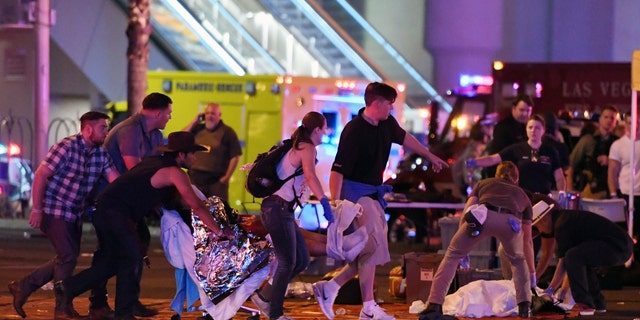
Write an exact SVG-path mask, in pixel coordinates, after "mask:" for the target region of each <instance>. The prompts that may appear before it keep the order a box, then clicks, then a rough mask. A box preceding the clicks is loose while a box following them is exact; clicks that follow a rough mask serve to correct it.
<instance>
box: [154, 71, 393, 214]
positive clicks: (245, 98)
mask: <svg viewBox="0 0 640 320" xmlns="http://www.w3.org/2000/svg"><path fill="white" fill-rule="evenodd" d="M147 81H148V90H147V91H148V92H162V93H165V94H167V95H168V96H170V97H171V99H172V100H173V114H172V119H171V120H170V121H169V123H168V124H167V127H166V129H165V135H167V134H168V133H170V132H173V131H179V130H182V129H183V128H185V127H186V126H187V124H189V123H190V122H191V121H192V120H193V119H194V118H195V117H196V115H197V114H198V113H200V112H202V111H203V110H204V108H205V106H206V105H207V103H210V102H216V103H218V104H219V105H220V108H221V112H222V120H223V122H224V123H225V124H227V125H229V126H231V127H232V128H233V129H234V130H235V131H236V133H237V134H238V138H239V140H240V143H241V146H242V156H241V159H240V161H239V167H240V166H242V165H243V164H246V163H251V162H253V160H254V159H255V158H256V156H257V155H258V154H259V153H262V152H265V151H267V150H269V148H270V147H271V146H273V145H275V144H276V143H278V142H279V141H282V140H283V139H286V138H289V137H290V136H291V134H292V133H293V131H294V130H295V129H296V128H297V127H298V126H299V125H300V124H301V120H302V117H303V116H304V115H305V114H306V113H307V112H309V111H318V112H320V113H322V114H324V115H325V117H326V118H327V125H328V127H329V129H330V131H331V132H330V133H329V134H328V135H326V136H325V137H323V144H322V145H320V146H319V147H318V148H317V149H318V164H317V166H316V171H317V172H318V177H319V178H320V180H321V182H322V184H323V187H324V189H325V190H326V191H327V192H328V190H329V188H328V184H329V172H330V167H331V164H332V162H333V158H334V156H335V152H336V147H337V143H338V139H339V137H340V133H341V132H342V128H343V127H344V125H345V124H346V123H347V122H348V121H349V120H351V118H352V117H353V116H355V115H357V113H358V110H359V109H360V108H362V107H363V106H364V90H365V88H366V86H367V85H368V84H369V82H370V81H368V80H364V79H342V78H340V79H338V78H313V77H303V76H282V75H246V76H236V75H230V74H219V73H201V72H186V71H175V72H166V71H157V72H148V75H147ZM389 84H390V85H392V86H394V87H395V88H396V89H397V91H398V94H399V96H398V98H397V99H396V102H395V104H394V111H393V112H394V116H395V117H396V118H397V119H398V121H399V122H401V123H402V120H401V119H402V118H403V109H404V108H405V103H404V100H405V85H404V84H403V83H389ZM392 153H393V156H392V158H391V160H390V161H389V167H388V170H387V172H388V174H389V175H390V174H391V173H393V171H394V169H395V165H396V163H397V161H398V160H399V158H400V157H401V156H402V154H401V150H400V148H399V147H398V148H395V149H394V150H393V151H392ZM245 179H246V172H243V171H241V170H239V169H238V170H236V171H235V173H234V174H233V176H232V178H231V181H230V187H229V203H230V205H231V206H232V207H234V208H238V209H245V210H247V211H256V210H258V209H259V203H258V202H257V201H256V200H258V199H253V198H252V196H251V195H250V194H249V193H247V192H246V191H245V189H244V184H245Z"/></svg>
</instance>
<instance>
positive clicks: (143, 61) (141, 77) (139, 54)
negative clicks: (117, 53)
mask: <svg viewBox="0 0 640 320" xmlns="http://www.w3.org/2000/svg"><path fill="white" fill-rule="evenodd" d="M152 29H153V27H152V26H151V21H150V11H149V0H129V22H128V25H127V38H128V39H129V46H128V48H127V105H128V109H129V114H135V113H137V112H138V111H140V109H141V108H142V99H144V96H145V93H146V90H147V66H148V63H149V37H150V36H151V31H152Z"/></svg>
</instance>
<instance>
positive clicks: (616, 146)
mask: <svg viewBox="0 0 640 320" xmlns="http://www.w3.org/2000/svg"><path fill="white" fill-rule="evenodd" d="M609 159H610V160H616V161H618V162H620V176H619V177H618V187H619V188H620V191H622V193H623V194H629V193H630V192H631V174H632V168H631V139H630V138H629V136H627V135H624V136H622V137H621V138H620V139H618V140H616V141H614V142H613V144H612V145H611V149H609ZM634 160H635V171H636V176H635V181H634V187H633V194H634V195H640V140H636V142H635V159H634Z"/></svg>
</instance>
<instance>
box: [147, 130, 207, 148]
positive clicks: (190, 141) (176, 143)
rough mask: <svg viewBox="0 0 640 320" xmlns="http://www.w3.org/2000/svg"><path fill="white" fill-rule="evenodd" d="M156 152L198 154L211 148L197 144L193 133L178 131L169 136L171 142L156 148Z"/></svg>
mask: <svg viewBox="0 0 640 320" xmlns="http://www.w3.org/2000/svg"><path fill="white" fill-rule="evenodd" d="M156 150H158V151H162V152H187V153H188V152H196V151H206V150H209V148H207V147H205V146H203V145H201V144H197V143H196V141H195V136H194V135H193V133H191V132H186V131H177V132H172V133H170V134H169V142H168V144H166V145H164V146H159V147H156Z"/></svg>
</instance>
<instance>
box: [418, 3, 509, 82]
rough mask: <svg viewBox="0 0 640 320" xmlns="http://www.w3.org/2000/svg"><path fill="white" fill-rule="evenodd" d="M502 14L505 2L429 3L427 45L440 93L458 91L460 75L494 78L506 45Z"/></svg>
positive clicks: (426, 22) (427, 10)
mask: <svg viewBox="0 0 640 320" xmlns="http://www.w3.org/2000/svg"><path fill="white" fill-rule="evenodd" d="M502 11H503V3H502V0H485V1H468V0H447V1H440V0H427V6H426V13H425V17H426V18H425V27H424V29H425V40H424V43H425V48H426V49H427V50H429V52H431V54H432V55H433V58H434V85H435V87H436V90H438V92H440V93H443V92H445V91H446V90H447V89H451V88H454V87H457V86H458V83H459V82H458V79H459V76H460V74H463V73H466V74H486V75H489V74H491V62H492V61H493V59H494V57H495V54H496V53H497V52H498V50H500V48H501V45H502V19H503V18H502Z"/></svg>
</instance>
